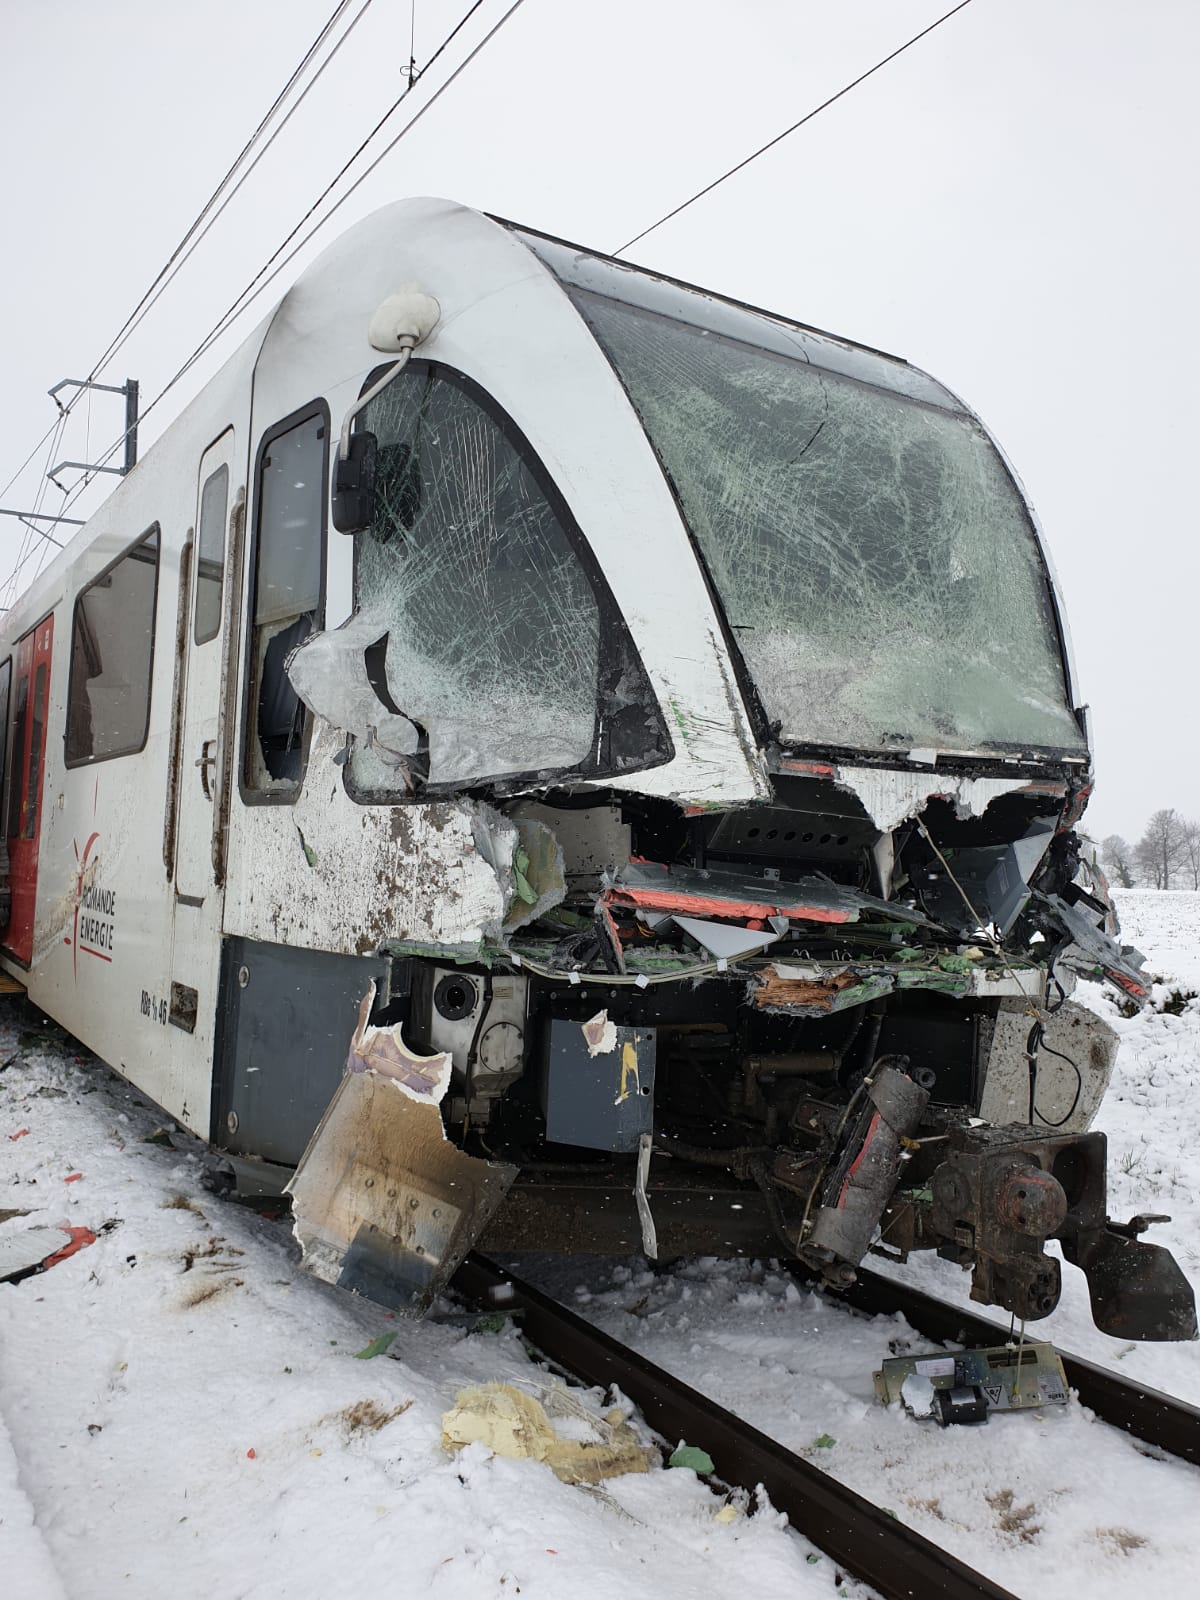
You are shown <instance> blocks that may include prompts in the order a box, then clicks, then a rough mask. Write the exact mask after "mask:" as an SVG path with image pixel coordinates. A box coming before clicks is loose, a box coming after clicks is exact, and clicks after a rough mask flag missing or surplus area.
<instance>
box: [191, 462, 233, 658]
mask: <svg viewBox="0 0 1200 1600" xmlns="http://www.w3.org/2000/svg"><path fill="white" fill-rule="evenodd" d="M228 505H229V468H228V467H226V466H220V467H218V468H217V470H216V471H215V472H214V473H212V474H211V476H209V477H208V478H206V479H205V482H204V488H203V489H202V490H201V491H200V526H199V528H198V529H197V532H196V627H195V639H196V643H197V644H207V643H208V641H209V640H210V639H215V638H216V637H217V634H218V633H220V631H221V592H222V589H223V587H224V582H225V512H226V509H227V507H228Z"/></svg>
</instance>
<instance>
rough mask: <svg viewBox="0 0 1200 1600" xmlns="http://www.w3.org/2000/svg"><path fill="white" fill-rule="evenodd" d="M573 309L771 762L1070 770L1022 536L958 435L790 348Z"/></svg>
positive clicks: (1033, 557)
mask: <svg viewBox="0 0 1200 1600" xmlns="http://www.w3.org/2000/svg"><path fill="white" fill-rule="evenodd" d="M572 295H573V298H574V299H575V302H576V304H577V305H578V306H579V308H580V310H581V311H582V312H583V315H584V316H585V318H586V320H587V321H588V323H589V325H590V326H591V328H592V331H593V332H594V333H595V335H596V337H597V338H598V339H599V341H600V343H601V345H602V346H603V347H604V349H605V350H606V352H607V353H608V355H609V357H610V359H611V360H612V361H613V363H614V365H615V366H616V368H617V370H618V373H619V374H620V376H621V378H622V380H623V381H624V383H625V385H626V387H627V388H628V390H629V393H630V397H631V398H632V400H633V403H634V405H635V406H636V408H637V410H638V412H639V414H640V415H641V418H642V421H643V424H644V425H645V428H646V431H647V433H648V435H649V437H650V440H651V442H652V443H653V445H654V447H655V449H656V451H657V452H658V455H659V458H660V459H661V461H662V463H663V465H664V467H665V468H666V470H667V473H668V475H669V476H670V478H671V479H672V481H673V483H674V485H675V489H676V492H677V494H678V496H679V499H680V502H681V505H682V509H683V511H684V514H685V516H686V517H687V519H688V522H689V524H690V525H691V528H692V532H693V534H694V535H695V538H696V540H697V542H698V543H699V546H700V550H701V552H702V554H703V556H704V559H705V561H706V563H707V565H708V570H709V572H710V574H711V576H712V579H713V582H714V584H715V586H716V588H717V590H718V592H719V594H720V597H721V600H722V602H723V604H724V607H725V612H726V616H727V618H728V620H729V624H730V627H731V628H732V630H733V633H734V637H735V638H736V640H737V642H738V644H739V646H740V647H741V651H742V654H743V656H744V658H745V661H746V664H747V667H748V668H749V671H750V674H751V677H752V678H753V680H754V682H755V685H756V686H757V688H758V692H759V694H760V695H761V697H762V700H763V704H764V706H765V709H766V712H767V716H768V718H769V720H770V721H771V722H773V723H778V724H779V725H780V733H781V737H782V738H783V739H784V740H785V741H789V742H795V743H808V744H818V745H834V746H849V747H851V748H855V749H860V750H871V751H895V750H908V749H911V748H914V747H921V748H925V747H932V748H937V749H943V750H946V749H960V750H1003V751H1013V750H1016V749H1020V750H1028V749H1047V748H1048V749H1053V750H1060V751H1071V752H1076V751H1078V752H1082V751H1083V749H1084V741H1083V737H1082V735H1081V733H1080V731H1079V728H1078V726H1077V724H1076V722H1075V719H1074V717H1073V716H1072V715H1071V712H1070V709H1069V707H1068V704H1067V698H1066V692H1065V688H1064V680H1063V669H1062V662H1061V656H1060V653H1059V646H1058V639H1057V630H1056V627H1055V623H1054V617H1053V612H1052V609H1051V600H1050V596H1049V591H1048V585H1047V582H1046V577H1045V573H1044V571H1043V568H1042V564H1041V560H1040V557H1039V554H1038V551H1037V548H1036V545H1035V543H1034V538H1033V534H1032V531H1031V529H1030V527H1029V524H1028V522H1027V520H1026V516H1025V512H1024V509H1023V507H1022V505H1021V501H1020V498H1019V496H1018V494H1017V491H1016V489H1015V488H1014V486H1013V484H1012V482H1011V480H1010V479H1009V477H1008V474H1007V473H1006V471H1005V469H1004V467H1003V465H1002V464H1001V462H1000V460H999V457H998V456H997V453H996V451H995V450H994V448H993V447H992V445H991V444H990V442H989V441H988V440H987V438H986V436H985V435H984V434H983V432H982V430H981V429H980V428H979V427H978V426H977V425H976V424H975V423H973V422H972V421H971V420H970V419H969V418H967V417H965V416H963V415H961V414H959V413H956V412H954V411H950V410H945V409H942V408H941V407H939V406H935V405H930V404H927V403H923V402H921V401H918V400H915V399H912V398H909V397H907V396H905V395H901V394H898V393H895V392H894V391H890V390H885V389H882V388H877V387H875V386H874V385H873V384H870V383H865V382H862V381H859V380H858V379H856V378H851V377H847V376H845V375H843V374H842V373H839V372H833V371H829V370H827V369H824V368H821V367H818V366H816V365H815V364H813V363H812V362H811V361H810V360H808V359H807V357H806V356H805V354H804V349H803V348H802V347H801V344H800V341H799V338H797V341H796V349H797V353H796V355H795V356H789V355H782V354H779V353H776V352H775V351H772V350H767V349H762V348H758V347H756V346H754V345H751V344H746V343H743V342H741V341H740V340H737V339H732V338H728V337H725V336H724V335H720V334H716V333H713V332H710V331H708V330H706V329H704V328H700V327H697V326H695V325H693V324H691V323H688V322H683V321H679V320H677V319H676V318H674V317H667V316H662V315H659V314H658V313H657V312H651V311H646V310H643V309H641V308H637V307H633V306H630V305H627V304H624V303H621V302H618V301H614V300H611V299H609V298H607V297H604V296H600V295H596V294H593V293H591V292H588V291H585V290H581V289H578V288H576V289H574V290H573V291H572ZM692 298H695V299H696V302H697V306H698V308H701V309H702V308H703V304H704V303H703V302H701V301H700V299H699V297H698V296H696V297H692V296H688V299H689V300H690V299H692ZM740 320H742V321H743V322H745V323H746V324H747V325H752V323H753V321H756V320H757V319H752V318H751V317H750V316H748V315H744V316H743V317H742V318H741V319H740ZM770 331H771V336H772V337H771V342H772V343H778V342H779V340H780V333H781V330H780V328H779V326H778V324H771V329H770ZM785 337H786V335H785ZM809 342H810V343H811V341H809ZM871 364H872V365H873V366H879V367H881V368H882V365H883V364H882V362H875V361H872V363H871Z"/></svg>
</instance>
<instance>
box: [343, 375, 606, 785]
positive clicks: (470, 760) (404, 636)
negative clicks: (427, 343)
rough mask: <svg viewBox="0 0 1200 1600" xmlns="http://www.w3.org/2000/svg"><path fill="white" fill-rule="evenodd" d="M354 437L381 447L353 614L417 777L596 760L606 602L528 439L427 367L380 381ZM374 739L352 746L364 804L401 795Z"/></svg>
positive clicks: (504, 772)
mask: <svg viewBox="0 0 1200 1600" xmlns="http://www.w3.org/2000/svg"><path fill="white" fill-rule="evenodd" d="M359 426H360V427H361V428H363V429H366V430H368V431H370V432H371V433H373V434H374V435H375V436H376V439H377V441H378V457H377V466H376V478H375V491H374V508H373V517H372V521H371V524H370V526H369V527H368V528H367V529H366V530H365V532H363V533H362V534H360V535H359V536H358V548H357V563H356V594H357V601H358V606H359V615H360V617H363V618H373V619H374V621H375V623H376V625H377V626H378V631H379V635H380V637H381V639H382V640H383V646H382V649H381V650H380V649H379V647H378V646H377V647H376V649H377V650H378V653H379V656H381V657H382V663H381V664H382V675H380V674H379V670H378V669H379V665H380V663H379V660H378V657H377V658H376V661H375V663H374V669H375V678H376V680H377V681H378V680H379V679H380V676H381V680H382V681H379V684H378V689H377V692H379V689H382V690H383V692H384V693H385V694H386V696H387V701H390V702H391V703H392V705H393V707H394V708H395V709H397V710H398V711H399V712H401V713H402V714H403V716H404V717H405V718H407V719H408V720H409V722H410V723H411V725H412V727H413V730H414V738H415V740H416V743H415V746H413V747H412V748H414V749H415V751H416V752H418V753H419V755H420V759H421V761H422V763H423V764H427V770H426V771H425V772H423V773H420V776H422V777H424V778H425V779H426V781H428V782H429V783H430V784H447V783H466V782H471V781H477V780H483V779H493V778H503V777H505V776H513V775H515V774H517V773H531V772H547V773H549V772H555V773H563V772H570V771H578V770H579V769H581V768H584V767H586V766H588V765H589V764H594V754H595V751H596V747H597V728H598V708H599V704H600V675H601V637H602V632H603V630H602V626H601V616H602V612H601V602H600V599H599V597H598V593H597V586H596V585H595V584H594V583H593V581H592V578H591V577H590V575H589V572H588V570H587V569H586V568H585V565H584V561H583V559H582V557H581V554H580V550H579V548H578V547H577V543H576V539H575V538H573V537H572V534H571V532H570V531H569V528H568V523H569V520H570V519H569V513H567V512H566V509H565V507H563V506H562V505H561V502H560V501H559V500H558V497H557V495H555V494H554V493H553V491H552V490H551V489H550V488H549V486H548V484H547V483H546V480H545V479H544V476H543V475H541V473H540V471H539V470H537V464H536V461H535V458H534V457H533V456H532V452H531V451H530V450H529V447H528V446H527V445H526V444H525V441H524V440H523V439H522V438H521V437H520V435H519V434H518V433H517V432H516V430H515V429H514V428H512V427H511V425H509V424H508V423H507V421H506V420H504V419H501V418H500V417H498V416H497V415H495V414H494V413H493V410H492V408H491V407H490V405H485V404H484V403H483V398H482V396H481V395H480V394H479V391H477V390H476V389H475V386H474V385H473V384H471V383H470V382H469V381H468V380H467V379H465V378H462V377H460V375H459V374H457V373H454V372H452V371H451V370H449V369H447V368H444V367H439V366H436V365H434V364H431V363H427V362H413V363H412V364H411V365H410V366H409V368H408V369H407V371H406V372H404V373H403V374H402V375H401V376H400V377H398V378H397V379H396V380H395V381H394V382H393V383H391V384H389V386H388V387H387V388H386V389H384V390H383V391H382V392H381V393H380V394H379V395H378V396H377V398H376V399H375V400H373V401H372V402H371V404H370V405H369V406H368V407H367V409H366V410H365V411H364V413H363V414H362V417H361V419H360V423H359ZM580 542H581V541H580ZM367 654H368V657H370V656H371V652H370V651H368V652H367ZM367 666H368V671H369V672H370V671H371V670H372V661H371V660H368V663H367ZM387 701H385V704H386V703H387ZM384 743H385V741H384V740H383V739H382V737H380V738H377V739H371V738H367V739H362V738H359V739H357V740H356V741H355V745H354V750H353V754H352V757H351V762H350V779H351V782H352V784H353V787H354V790H355V792H357V793H358V794H360V795H362V796H367V795H372V794H383V793H388V792H395V791H396V790H397V789H398V787H399V785H398V782H397V768H396V764H395V761H394V760H389V753H388V751H387V750H386V749H384V748H383V745H384ZM410 766H411V763H410Z"/></svg>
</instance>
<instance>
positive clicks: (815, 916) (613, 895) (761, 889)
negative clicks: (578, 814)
mask: <svg viewBox="0 0 1200 1600" xmlns="http://www.w3.org/2000/svg"><path fill="white" fill-rule="evenodd" d="M604 898H605V900H606V901H607V902H608V903H609V904H610V905H616V906H629V907H632V908H635V909H637V910H646V911H670V912H677V911H682V912H685V913H691V914H692V915H693V916H700V917H703V916H706V915H707V916H710V917H743V918H748V919H751V920H759V919H763V920H765V919H767V918H769V917H774V916H779V917H786V918H788V920H789V921H796V922H818V923H843V922H857V921H858V920H859V918H860V917H861V916H862V915H863V914H864V913H870V914H871V915H872V916H879V917H883V918H885V919H890V920H894V921H897V922H905V923H912V924H916V925H924V926H932V924H930V922H929V919H928V918H927V917H925V916H923V915H922V913H921V912H919V911H916V910H915V909H913V908H912V907H910V906H905V905H900V904H897V903H896V902H895V901H889V900H879V899H876V897H875V896H874V895H869V894H864V893H862V891H861V890H858V889H851V888H849V887H847V886H846V885H844V884H839V883H833V882H832V881H830V880H829V879H828V878H800V879H798V880H796V881H795V882H788V883H785V882H782V881H781V880H780V879H778V878H755V877H750V876H743V875H740V874H737V873H733V872H715V871H707V870H704V869H701V868H698V867H675V866H672V867H667V866H661V865H660V864H659V863H657V862H653V861H634V862H631V864H630V865H629V866H628V867H626V868H625V869H624V870H623V871H622V872H620V873H618V874H617V875H616V877H615V878H614V879H613V881H612V882H611V883H610V884H609V886H608V887H607V889H606V890H605V891H604Z"/></svg>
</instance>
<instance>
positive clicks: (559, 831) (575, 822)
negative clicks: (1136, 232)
mask: <svg viewBox="0 0 1200 1600" xmlns="http://www.w3.org/2000/svg"><path fill="white" fill-rule="evenodd" d="M506 814H507V815H508V816H509V817H510V818H511V819H512V820H513V821H514V822H515V823H516V824H517V825H518V827H520V825H521V824H522V823H523V822H526V821H532V822H540V823H542V824H544V825H545V826H546V827H547V828H549V829H551V831H552V832H553V834H554V837H555V838H556V839H557V840H558V844H559V848H560V849H561V851H562V856H563V872H564V874H565V876H566V881H567V887H568V888H569V889H571V890H575V891H588V890H599V888H600V886H601V880H602V879H603V877H604V874H605V873H615V872H619V871H620V870H621V868H622V867H625V866H628V864H629V856H630V827H629V823H628V822H626V821H625V820H624V819H623V818H622V816H621V810H620V807H619V806H615V805H594V806H585V807H581V808H579V809H572V810H563V809H561V808H557V807H553V806H544V805H539V804H538V802H537V801H535V800H519V801H518V802H517V803H516V804H515V805H511V806H508V807H507V808H506Z"/></svg>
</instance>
